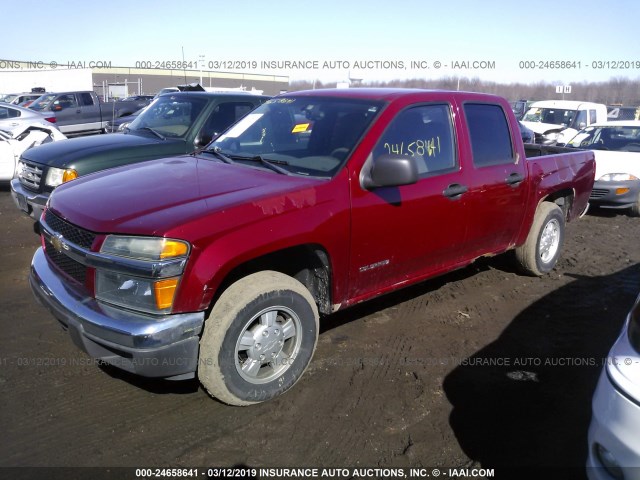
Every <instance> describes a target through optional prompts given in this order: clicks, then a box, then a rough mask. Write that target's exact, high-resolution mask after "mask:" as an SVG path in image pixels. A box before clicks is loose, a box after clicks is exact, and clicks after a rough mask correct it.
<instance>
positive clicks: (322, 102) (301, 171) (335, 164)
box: [208, 96, 382, 177]
mask: <svg viewBox="0 0 640 480" xmlns="http://www.w3.org/2000/svg"><path fill="white" fill-rule="evenodd" d="M381 107H382V103H381V102H374V101H361V100H354V99H338V98H326V97H320V98H318V97H316V98H314V97H306V96H305V97H282V98H274V99H271V100H268V101H267V102H266V103H264V104H263V105H261V106H260V107H258V108H257V109H256V110H254V111H253V112H252V113H250V114H249V115H247V116H246V117H244V118H243V119H242V120H241V121H240V122H238V123H236V124H235V125H234V126H232V127H231V128H230V129H229V130H227V131H226V132H225V133H224V134H222V135H221V136H220V137H218V139H217V140H215V141H214V142H212V143H211V144H210V145H209V147H208V148H209V149H214V150H216V151H219V152H220V153H222V154H224V155H226V156H228V157H230V158H232V159H234V160H238V159H240V160H241V159H243V158H246V159H251V158H256V157H259V158H262V159H264V160H266V161H268V162H273V163H276V164H278V165H280V166H282V167H283V168H284V169H286V170H287V171H289V172H290V173H293V174H298V175H310V176H318V177H330V176H333V175H334V174H335V173H336V172H337V171H338V169H339V168H340V166H341V165H342V163H343V162H344V161H345V160H346V159H347V157H348V156H349V154H350V153H351V152H352V151H353V149H354V148H355V146H356V144H357V142H358V141H359V140H360V138H361V136H362V135H363V133H364V132H365V130H366V129H367V128H368V127H369V125H371V122H372V121H373V119H374V118H375V117H376V115H377V114H378V112H379V111H380V110H381Z"/></svg>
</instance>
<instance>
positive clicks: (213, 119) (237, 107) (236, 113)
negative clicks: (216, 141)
mask: <svg viewBox="0 0 640 480" xmlns="http://www.w3.org/2000/svg"><path fill="white" fill-rule="evenodd" d="M254 108H255V105H253V104H252V103H249V102H226V103H221V104H219V105H217V106H216V107H215V108H214V109H213V112H211V114H210V115H209V118H208V119H207V122H206V123H205V124H204V127H202V130H201V131H200V135H199V136H200V137H201V138H202V139H203V141H206V143H209V142H210V141H211V139H212V138H213V137H214V136H215V135H217V134H219V133H222V132H223V131H224V130H226V129H227V127H230V126H231V125H232V124H234V123H235V122H236V121H238V120H240V119H241V118H242V117H244V116H245V115H246V114H247V113H249V112H250V111H251V110H253V109H254Z"/></svg>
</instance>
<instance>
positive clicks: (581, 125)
mask: <svg viewBox="0 0 640 480" xmlns="http://www.w3.org/2000/svg"><path fill="white" fill-rule="evenodd" d="M586 126H587V123H586V122H580V123H579V124H578V128H579V129H580V130H582V129H583V128H584V127H586Z"/></svg>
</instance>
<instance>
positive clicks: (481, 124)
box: [464, 103, 514, 167]
mask: <svg viewBox="0 0 640 480" xmlns="http://www.w3.org/2000/svg"><path fill="white" fill-rule="evenodd" d="M464 114H465V116H466V117H467V125H468V127H469V136H470V137H471V149H472V151H473V163H474V165H475V166H477V167H484V166H486V165H498V164H502V163H513V162H514V158H513V146H512V145H511V134H510V132H509V125H508V123H507V118H506V117H505V114H504V111H503V110H502V108H501V107H500V106H499V105H488V104H480V103H477V104H476V103H467V104H465V105H464Z"/></svg>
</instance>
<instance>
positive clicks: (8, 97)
mask: <svg viewBox="0 0 640 480" xmlns="http://www.w3.org/2000/svg"><path fill="white" fill-rule="evenodd" d="M16 98H18V95H12V94H8V95H0V102H7V103H11V102H13V101H14V100H15V99H16Z"/></svg>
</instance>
